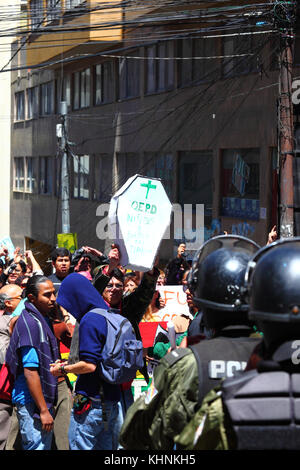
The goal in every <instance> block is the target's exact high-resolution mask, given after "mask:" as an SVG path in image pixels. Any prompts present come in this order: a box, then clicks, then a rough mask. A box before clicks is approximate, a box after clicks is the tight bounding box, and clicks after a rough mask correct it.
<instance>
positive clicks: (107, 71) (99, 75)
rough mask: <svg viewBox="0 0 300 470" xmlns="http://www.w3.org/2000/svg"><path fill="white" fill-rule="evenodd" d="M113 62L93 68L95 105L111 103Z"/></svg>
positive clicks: (112, 94)
mask: <svg viewBox="0 0 300 470" xmlns="http://www.w3.org/2000/svg"><path fill="white" fill-rule="evenodd" d="M113 84H114V80H113V62H112V61H107V62H103V64H98V65H96V66H95V98H94V103H95V105H98V104H102V103H109V102H111V101H113V98H114V89H113Z"/></svg>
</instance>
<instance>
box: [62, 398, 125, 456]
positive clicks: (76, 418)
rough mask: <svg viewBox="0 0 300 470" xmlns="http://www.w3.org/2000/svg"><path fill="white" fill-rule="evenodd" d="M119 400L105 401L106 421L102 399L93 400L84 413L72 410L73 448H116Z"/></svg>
mask: <svg viewBox="0 0 300 470" xmlns="http://www.w3.org/2000/svg"><path fill="white" fill-rule="evenodd" d="M118 411H119V408H118V402H111V401H106V402H105V413H106V422H105V423H104V422H103V417H102V405H101V402H100V401H92V404H91V407H90V408H89V409H88V410H87V411H85V412H84V413H82V414H76V413H75V412H74V408H73V409H72V412H71V420H70V427H69V442H70V449H71V450H116V443H115V439H114V435H115V429H116V426H117V425H118V422H117V420H118Z"/></svg>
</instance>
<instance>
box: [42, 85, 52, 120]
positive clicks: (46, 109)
mask: <svg viewBox="0 0 300 470" xmlns="http://www.w3.org/2000/svg"><path fill="white" fill-rule="evenodd" d="M53 112H54V82H47V83H43V84H42V85H40V114H41V115H42V116H44V115H47V114H52V113H53Z"/></svg>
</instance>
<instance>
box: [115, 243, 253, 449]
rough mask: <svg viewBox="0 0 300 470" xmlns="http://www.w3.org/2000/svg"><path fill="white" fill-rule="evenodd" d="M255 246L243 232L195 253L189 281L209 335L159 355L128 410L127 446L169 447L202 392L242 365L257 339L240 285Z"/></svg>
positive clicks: (124, 442) (123, 441) (124, 437)
mask: <svg viewBox="0 0 300 470" xmlns="http://www.w3.org/2000/svg"><path fill="white" fill-rule="evenodd" d="M258 249H259V246H258V245H257V244H256V243H254V242H253V241H251V240H249V239H247V238H245V237H241V236H235V235H221V236H218V237H214V238H212V239H210V240H209V241H207V242H205V243H204V244H203V245H202V247H201V248H200V249H199V251H198V252H197V254H196V256H195V258H194V260H193V264H192V269H191V271H190V274H189V277H188V286H189V290H190V291H191V293H192V294H193V300H194V303H195V304H196V305H197V306H198V307H199V308H201V310H202V313H203V320H204V323H205V325H206V326H207V327H208V328H210V329H213V331H214V334H213V337H212V338H211V339H205V340H203V341H200V342H199V343H197V344H194V345H193V346H190V347H188V348H178V349H175V350H173V351H171V352H170V353H169V354H167V355H166V356H164V358H163V359H161V361H160V364H159V365H158V366H157V367H156V369H155V371H154V377H153V382H154V388H152V389H151V388H150V390H149V392H148V396H146V398H145V397H141V398H139V399H138V400H136V401H135V403H134V404H133V405H132V406H131V408H130V409H129V410H128V412H127V415H126V417H125V422H124V425H123V428H122V431H121V436H120V442H121V444H122V446H123V447H124V448H125V449H136V450H137V449H144V450H160V449H163V450H167V449H170V450H171V449H173V448H174V442H175V439H176V436H177V435H179V434H180V433H181V431H182V430H183V428H184V426H185V425H186V424H187V423H188V422H189V421H190V420H191V418H192V416H193V415H194V414H195V412H196V410H197V409H198V408H199V407H200V405H201V402H202V399H203V397H204V396H205V395H206V393H207V392H208V391H209V390H210V389H212V388H213V387H215V385H216V384H218V383H219V382H220V380H221V379H222V378H223V377H231V376H233V375H234V374H235V373H236V372H237V371H239V370H243V369H244V368H245V366H246V364H247V360H248V358H249V356H250V354H251V352H252V350H253V349H254V347H255V346H256V345H257V343H258V342H259V341H261V337H260V338H254V337H253V336H255V334H253V333H254V331H253V328H252V324H251V322H249V320H248V316H247V310H248V305H247V304H246V302H245V299H244V286H243V283H244V277H245V271H246V267H247V265H248V261H249V260H250V259H251V258H252V257H253V256H254V254H255V253H256V252H257V250H258ZM152 387H153V383H152ZM152 396H153V397H154V398H151V397H152Z"/></svg>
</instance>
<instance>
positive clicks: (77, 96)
mask: <svg viewBox="0 0 300 470" xmlns="http://www.w3.org/2000/svg"><path fill="white" fill-rule="evenodd" d="M90 93H91V71H90V69H89V68H88V69H85V70H82V71H80V72H75V73H74V95H73V108H74V109H80V108H87V107H88V106H90Z"/></svg>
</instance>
